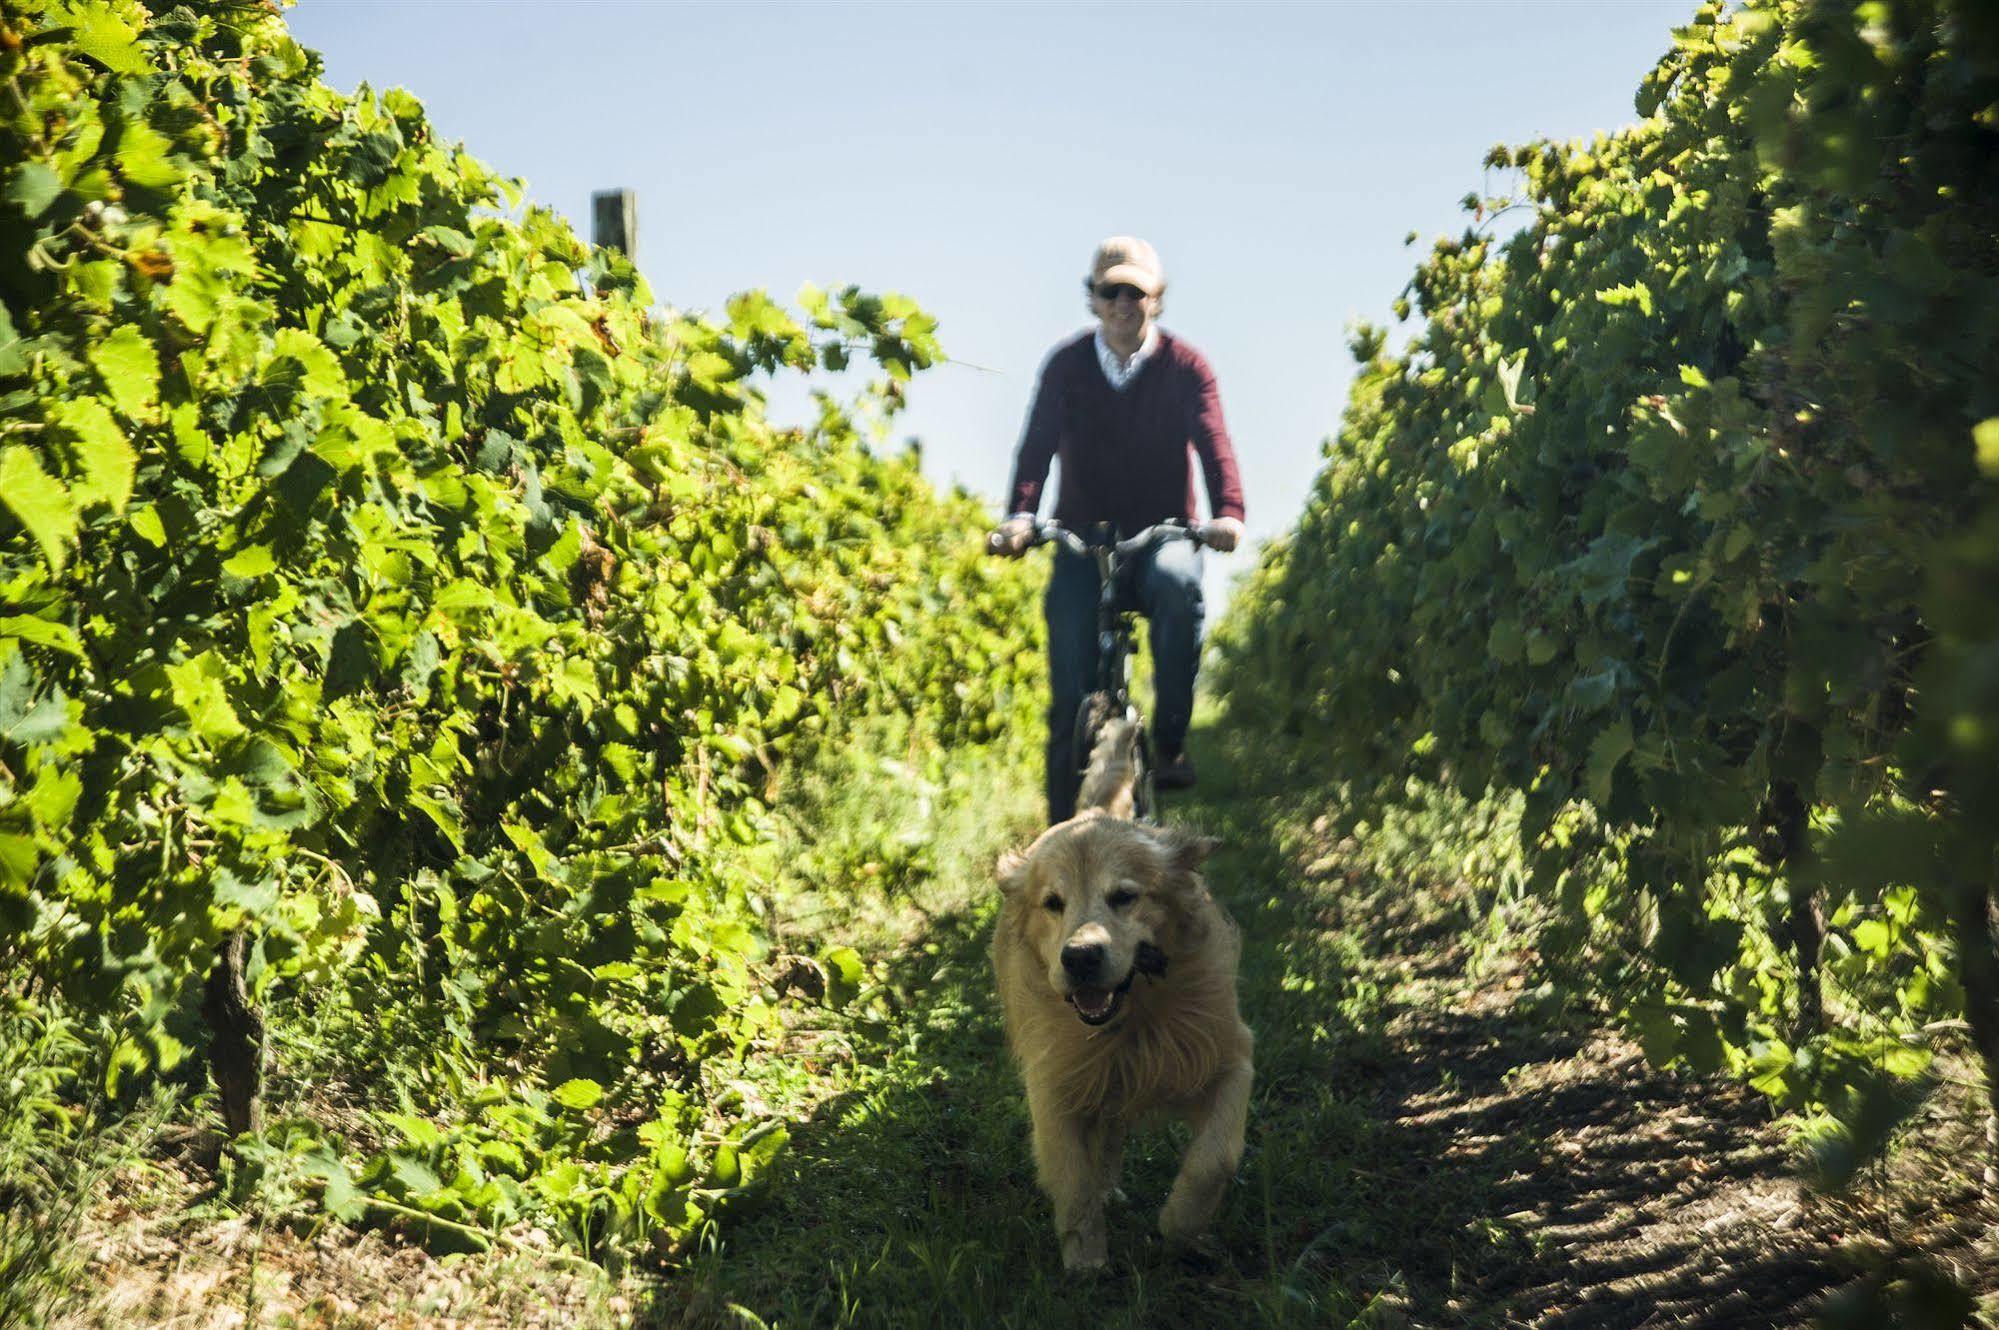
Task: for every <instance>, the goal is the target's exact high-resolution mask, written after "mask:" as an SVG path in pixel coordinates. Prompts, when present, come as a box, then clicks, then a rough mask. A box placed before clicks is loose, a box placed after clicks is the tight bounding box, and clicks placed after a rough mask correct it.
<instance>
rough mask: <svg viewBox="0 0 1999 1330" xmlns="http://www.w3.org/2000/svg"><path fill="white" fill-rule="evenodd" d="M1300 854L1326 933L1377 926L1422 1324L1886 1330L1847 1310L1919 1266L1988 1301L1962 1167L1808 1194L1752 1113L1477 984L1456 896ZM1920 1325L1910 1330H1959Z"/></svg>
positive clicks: (1988, 1257)
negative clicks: (1859, 1328)
mask: <svg viewBox="0 0 1999 1330" xmlns="http://www.w3.org/2000/svg"><path fill="white" fill-rule="evenodd" d="M1313 848H1314V850H1315V851H1317V852H1318V857H1317V858H1316V859H1315V860H1314V863H1313V871H1314V873H1315V875H1318V876H1322V877H1333V878H1336V879H1337V880H1338V881H1339V882H1340V884H1341V885H1340V887H1339V889H1338V890H1336V891H1335V892H1334V894H1333V897H1332V899H1331V900H1330V901H1329V902H1328V904H1327V907H1326V910H1325V912H1324V914H1323V916H1322V917H1323V918H1324V919H1325V920H1326V921H1327V923H1328V925H1329V926H1330V927H1333V928H1335V929H1343V928H1344V929H1351V928H1353V927H1355V926H1356V921H1357V920H1360V919H1368V920H1370V921H1371V926H1370V927H1369V929H1368V932H1369V935H1370V937H1371V939H1372V945H1371V946H1370V948H1369V968H1371V969H1372V970H1373V971H1374V974H1375V976H1376V980H1377V982H1380V983H1382V984H1383V985H1384V987H1386V988H1387V989H1388V990H1389V992H1388V996H1387V998H1386V999H1385V1002H1384V1006H1383V1015H1384V1018H1385V1019H1383V1021H1382V1022H1381V1025H1380V1029H1381V1032H1382V1040H1383V1046H1384V1047H1383V1056H1382V1058H1381V1069H1382V1070H1383V1072H1384V1073H1385V1074H1384V1075H1383V1077H1382V1079H1381V1081H1380V1082H1379V1084H1378V1088H1377V1091H1376V1093H1375V1095H1374V1097H1373V1099H1372V1104H1371V1106H1372V1109H1373V1111H1374V1113H1375V1114H1376V1115H1377V1119H1378V1121H1379V1123H1380V1124H1381V1126H1382V1128H1383V1130H1382V1138H1383V1139H1384V1141H1385V1142H1389V1143H1392V1147H1391V1149H1390V1151H1389V1153H1388V1154H1387V1155H1386V1156H1385V1157H1384V1159H1383V1160H1382V1162H1381V1166H1380V1167H1381V1174H1382V1177H1383V1178H1384V1180H1386V1181H1389V1182H1390V1183H1392V1185H1393V1188H1394V1189H1396V1190H1403V1189H1406V1190H1407V1194H1409V1195H1411V1196H1413V1197H1420V1198H1422V1200H1421V1201H1419V1202H1417V1203H1418V1204H1419V1205H1421V1204H1428V1205H1430V1206H1434V1207H1435V1209H1434V1212H1433V1213H1434V1220H1435V1222H1434V1225H1433V1232H1435V1233H1436V1234H1437V1235H1438V1236H1439V1237H1442V1238H1444V1239H1445V1241H1444V1242H1443V1243H1442V1244H1441V1246H1442V1247H1443V1248H1444V1250H1443V1251H1435V1252H1432V1253H1429V1254H1428V1255H1429V1256H1430V1258H1431V1259H1428V1260H1424V1261H1421V1262H1419V1263H1411V1264H1410V1265H1408V1266H1406V1267H1405V1270H1406V1273H1407V1274H1408V1275H1409V1285H1410V1287H1409V1296H1408V1297H1407V1298H1406V1299H1405V1300H1403V1305H1404V1307H1405V1308H1406V1314H1407V1315H1409V1316H1410V1317H1411V1318H1412V1319H1413V1320H1414V1321H1415V1322H1416V1323H1418V1324H1423V1325H1431V1324H1435V1325H1503V1326H1521V1327H1535V1328H1536V1330H1558V1328H1559V1330H1571V1328H1580V1327H1590V1328H1591V1330H1626V1328H1632V1330H1635V1328H1636V1327H1664V1326H1674V1327H1711V1328H1713V1330H1720V1328H1721V1327H1745V1330H1746V1328H1748V1327H1756V1328H1758V1330H1763V1328H1774V1327H1788V1326H1808V1325H1812V1324H1814V1323H1815V1321H1816V1320H1817V1318H1819V1317H1821V1316H1825V1317H1827V1318H1828V1319H1829V1320H1830V1321H1831V1322H1832V1323H1840V1314H1841V1311H1842V1309H1850V1310H1851V1313H1852V1315H1854V1316H1855V1317H1856V1319H1855V1320H1854V1321H1853V1322H1852V1323H1853V1324H1865V1325H1877V1324H1882V1322H1881V1321H1880V1320H1878V1319H1876V1317H1877V1316H1878V1315H1879V1314H1880V1313H1879V1311H1878V1310H1877V1309H1876V1308H1878V1304H1873V1305H1872V1306H1871V1307H1870V1306H1865V1305H1863V1303H1862V1301H1861V1297H1860V1295H1861V1294H1862V1293H1865V1292H1870V1291H1872V1290H1873V1289H1874V1288H1876V1287H1878V1286H1880V1285H1882V1284H1884V1283H1887V1282H1891V1281H1893V1280H1895V1279H1898V1278H1899V1279H1901V1280H1902V1285H1901V1287H1902V1288H1903V1289H1904V1290H1905V1291H1907V1292H1908V1295H1909V1299H1910V1301H1911V1302H1912V1303H1920V1302H1923V1297H1924V1291H1923V1290H1921V1289H1919V1288H1913V1287H1912V1286H1911V1283H1910V1280H1909V1278H1908V1276H1909V1275H1910V1274H1911V1272H1912V1271H1914V1272H1916V1273H1918V1274H1919V1273H1920V1271H1921V1270H1922V1268H1923V1263H1924V1262H1925V1261H1927V1262H1931V1263H1936V1264H1937V1265H1939V1266H1941V1267H1944V1268H1950V1269H1953V1270H1954V1271H1955V1272H1957V1273H1958V1274H1960V1275H1964V1276H1968V1279H1967V1282H1968V1283H1970V1284H1971V1285H1972V1286H1974V1287H1975V1288H1978V1289H1981V1290H1983V1291H1987V1292H1989V1291H1991V1290H1992V1288H1993V1287H1994V1286H1995V1280H1994V1275H1995V1273H1999V1242H1996V1241H1995V1239H1994V1237H1993V1234H1994V1225H1993V1221H1994V1219H1995V1218H1999V1209H1995V1207H1994V1205H1993V1204H1992V1201H1991V1199H1990V1197H1989V1196H1987V1195H1986V1193H1985V1191H1984V1189H1983V1188H1982V1187H1981V1186H1979V1185H1978V1184H1977V1182H1976V1181H1975V1180H1974V1179H1973V1178H1971V1177H1970V1176H1967V1175H1964V1174H1961V1173H1958V1172H1957V1171H1956V1169H1955V1168H1954V1167H1953V1166H1952V1163H1951V1161H1949V1160H1947V1159H1945V1158H1942V1157H1940V1156H1939V1155H1937V1154H1936V1153H1935V1152H1933V1151H1928V1152H1926V1151H1923V1150H1915V1151H1912V1152H1911V1153H1910V1155H1909V1156H1908V1157H1907V1158H1906V1159H1905V1160H1904V1167H1903V1172H1902V1173H1901V1175H1900V1176H1897V1177H1892V1178H1891V1177H1887V1176H1880V1177H1875V1178H1871V1179H1869V1182H1868V1184H1867V1185H1862V1186H1859V1187H1856V1188H1854V1189H1853V1190H1851V1191H1849V1192H1847V1193H1844V1194H1841V1195H1838V1196H1827V1195H1823V1194H1820V1193H1818V1192H1816V1191H1814V1190H1813V1189H1811V1188H1810V1187H1808V1186H1807V1185H1805V1184H1804V1183H1803V1182H1802V1181H1801V1175H1800V1167H1799V1165H1800V1158H1799V1152H1798V1150H1797V1149H1796V1148H1795V1147H1794V1146H1793V1145H1792V1144H1791V1142H1790V1141H1789V1140H1788V1139H1787V1133H1786V1131H1785V1130H1784V1129H1783V1128H1782V1127H1781V1126H1780V1125H1779V1124H1778V1123H1777V1122H1775V1121H1773V1112H1772V1109H1771V1106H1770V1104H1769V1101H1768V1100H1767V1099H1765V1098H1764V1097H1763V1096H1761V1095H1759V1094H1757V1093H1755V1092H1754V1091H1752V1090H1750V1089H1748V1088H1747V1087H1745V1086H1742V1085H1740V1084H1738V1083H1734V1082H1731V1081H1726V1080H1721V1079H1718V1078H1711V1077H1696V1076H1691V1075H1682V1074H1679V1073H1674V1072H1661V1071H1657V1070H1654V1069H1653V1068H1651V1067H1650V1066H1648V1065H1647V1064H1646V1062H1645V1060H1644V1057H1643V1055H1642V1054H1641V1052H1640V1051H1639V1049H1638V1048H1637V1046H1636V1045H1635V1044H1633V1043H1631V1042H1630V1041H1629V1040H1626V1039H1624V1038H1622V1037H1620V1036H1619V1035H1617V1034H1615V1033H1612V1032H1609V1031H1606V1030H1604V1029H1602V1028H1597V1027H1595V1025H1594V1023H1593V1022H1590V1021H1587V1020H1568V1021H1564V1020H1561V1019H1559V1018H1551V1017H1550V1016H1549V1015H1548V1014H1547V1013H1545V1012H1544V1011H1543V1010H1542V1005H1543V1004H1542V1003H1541V1002H1539V1001H1537V999H1538V998H1540V997H1541V996H1542V995H1541V994H1535V993H1530V992H1529V991H1528V989H1527V983H1528V980H1527V978H1526V975H1527V970H1528V967H1527V961H1528V959H1529V958H1528V957H1527V956H1525V955H1523V954H1519V953H1514V954H1511V955H1500V956H1498V957H1490V958H1486V960H1485V965H1484V972H1483V973H1480V974H1477V975H1475V976H1474V975H1472V974H1469V973H1468V969H1470V968H1471V967H1470V966H1469V964H1468V962H1469V959H1470V958H1469V957H1468V955H1467V951H1466V948H1465V947H1464V946H1463V945H1462V944H1461V942H1460V941H1459V939H1458V937H1457V936H1456V929H1455V927H1454V925H1453V922H1452V918H1451V913H1452V912H1451V910H1450V893H1449V892H1448V891H1445V892H1441V893H1432V894H1429V895H1427V896H1423V897H1409V896H1403V897H1401V898H1400V899H1397V898H1396V896H1395V893H1393V892H1392V891H1391V889H1389V888H1387V887H1385V886H1384V885H1383V884H1381V883H1379V882H1374V881H1371V880H1370V879H1369V875H1368V872H1367V869H1366V868H1365V866H1364V864H1361V863H1359V862H1358V861H1357V860H1353V859H1349V858H1348V857H1347V856H1343V855H1342V854H1340V853H1339V852H1338V850H1334V851H1332V852H1331V853H1325V852H1324V851H1325V850H1326V849H1327V847H1325V846H1323V845H1321V846H1315V847H1313ZM1349 848H1351V846H1350V843H1349ZM1954 1111H1955V1112H1957V1113H1958V1114H1960V1115H1963V1116H1964V1117H1966V1118H1967V1119H1968V1120H1967V1121H1964V1122H1959V1123H1951V1122H1946V1121H1939V1120H1937V1119H1940V1118H1944V1117H1948V1116H1950V1114H1951V1113H1952V1112H1953V1110H1951V1109H1947V1108H1940V1109H1939V1110H1938V1112H1937V1113H1936V1114H1933V1115H1932V1118H1933V1120H1932V1122H1931V1124H1930V1125H1931V1127H1932V1128H1933V1129H1935V1130H1936V1134H1937V1135H1939V1136H1941V1137H1943V1138H1949V1137H1951V1136H1953V1135H1956V1136H1957V1137H1959V1138H1964V1137H1968V1136H1970V1135H1971V1130H1970V1128H1971V1120H1975V1117H1976V1114H1975V1111H1972V1106H1971V1105H1968V1104H1964V1103H1960V1104H1959V1105H1958V1106H1957V1108H1956V1110H1954ZM1468 1233H1477V1234H1479V1235H1481V1236H1482V1237H1484V1238H1485V1239H1488V1240H1489V1242H1488V1243H1486V1244H1485V1245H1484V1247H1483V1249H1482V1250H1481V1249H1480V1248H1481V1244H1480V1243H1478V1242H1472V1243H1467V1242H1466V1241H1465V1240H1464V1238H1465V1235H1466V1234H1468ZM1454 1234H1455V1237H1453V1235H1454ZM1911 1249H1920V1252H1921V1253H1922V1255H1921V1257H1919V1258H1917V1259H1915V1260H1913V1261H1912V1260H1910V1259H1909V1258H1908V1256H1907V1253H1908V1252H1909V1251H1910V1250H1911ZM1445 1251H1448V1254H1449V1258H1450V1259H1449V1261H1448V1263H1446V1262H1444V1261H1443V1260H1441V1259H1438V1258H1440V1257H1442V1256H1443V1255H1444V1254H1445ZM1898 1254H1901V1255H1902V1258H1903V1259H1902V1260H1901V1262H1900V1263H1899V1264H1896V1265H1893V1266H1891V1265H1890V1264H1889V1262H1890V1261H1891V1260H1892V1259H1893V1258H1895V1257H1896V1256H1897V1255H1898ZM1841 1290H1845V1291H1844V1292H1842V1291H1841ZM1933 1310H1934V1311H1935V1312H1936V1313H1938V1315H1937V1316H1936V1318H1935V1319H1929V1318H1928V1317H1927V1316H1926V1315H1924V1314H1923V1308H1921V1307H1914V1308H1913V1309H1912V1311H1913V1314H1912V1315H1911V1317H1910V1322H1911V1323H1915V1324H1925V1325H1930V1324H1934V1325H1943V1324H1957V1321H1955V1320H1954V1319H1951V1318H1950V1316H1949V1315H1948V1312H1949V1308H1948V1307H1947V1306H1945V1305H1942V1304H1941V1303H1939V1304H1937V1305H1936V1306H1935V1307H1934V1309H1933Z"/></svg>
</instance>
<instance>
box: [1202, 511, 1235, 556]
mask: <svg viewBox="0 0 1999 1330" xmlns="http://www.w3.org/2000/svg"><path fill="white" fill-rule="evenodd" d="M1201 541H1202V543H1203V544H1205V545H1207V547H1208V548H1209V549H1212V550H1215V551H1217V552H1219V553H1222V554H1227V553H1228V552H1229V551H1230V550H1232V549H1234V548H1235V547H1236V546H1237V545H1239V544H1241V543H1242V522H1241V521H1240V520H1239V519H1237V518H1234V517H1217V518H1216V519H1215V520H1214V521H1212V522H1209V523H1208V524H1207V525H1206V526H1204V527H1202V528H1201Z"/></svg>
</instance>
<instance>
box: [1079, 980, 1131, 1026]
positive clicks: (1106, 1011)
mask: <svg viewBox="0 0 1999 1330" xmlns="http://www.w3.org/2000/svg"><path fill="white" fill-rule="evenodd" d="M1137 973H1138V972H1137V971H1136V970H1134V971H1132V973H1131V974H1128V975H1126V976H1125V977H1124V982H1123V983H1121V984H1119V985H1118V986H1117V987H1116V988H1078V989H1076V990H1074V991H1073V992H1071V993H1070V994H1069V1005H1070V1006H1072V1007H1074V1008H1075V1009H1076V1014H1077V1015H1078V1016H1081V1017H1082V1018H1083V1024H1085V1025H1102V1024H1103V1023H1104V1022H1105V1021H1107V1020H1109V1019H1110V1018H1111V1017H1113V1016H1115V1015H1117V1009H1118V1008H1119V1007H1120V1006H1122V1005H1123V1004H1124V995H1125V994H1126V993H1128V992H1130V991H1131V981H1132V979H1133V977H1134V976H1135V975H1136V974H1137Z"/></svg>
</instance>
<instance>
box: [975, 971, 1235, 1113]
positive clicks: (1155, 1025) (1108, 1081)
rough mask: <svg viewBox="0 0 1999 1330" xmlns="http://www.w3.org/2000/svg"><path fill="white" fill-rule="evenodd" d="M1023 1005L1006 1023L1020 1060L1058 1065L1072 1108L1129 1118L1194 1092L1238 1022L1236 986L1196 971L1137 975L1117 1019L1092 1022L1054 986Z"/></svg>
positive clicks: (1226, 1053)
mask: <svg viewBox="0 0 1999 1330" xmlns="http://www.w3.org/2000/svg"><path fill="white" fill-rule="evenodd" d="M1022 1005H1024V1006H1026V1007H1027V1008H1029V1009H1028V1010H1024V1011H1019V1012H1015V1013H1012V1014H1013V1016H1014V1017H1015V1019H1014V1020H1013V1021H1012V1022H1011V1023H1010V1024H1011V1032H1012V1036H1013V1037H1012V1044H1013V1050H1014V1054H1015V1056H1016V1057H1018V1058H1019V1059H1020V1060H1021V1062H1022V1064H1023V1066H1026V1065H1028V1064H1041V1065H1042V1066H1059V1067H1060V1068H1061V1075H1060V1077H1059V1078H1057V1079H1055V1080H1054V1084H1055V1085H1057V1086H1059V1087H1060V1089H1059V1093H1060V1097H1061V1101H1062V1105H1063V1107H1064V1108H1065V1109H1067V1110H1068V1111H1069V1112H1072V1113H1078V1114H1091V1115H1096V1114H1106V1115H1109V1116H1112V1117H1117V1118H1123V1119H1126V1120H1131V1119H1135V1118H1137V1117H1140V1116H1143V1115H1144V1114H1146V1113H1148V1112H1151V1111H1153V1110H1155V1109H1161V1108H1169V1107H1172V1106H1173V1105H1174V1104H1176V1103H1178V1102H1179V1101H1181V1100H1184V1099H1186V1098H1188V1097H1190V1096H1192V1095H1195V1094H1198V1093H1199V1092H1200V1091H1201V1090H1202V1089H1203V1088H1204V1087H1206V1086H1207V1085H1208V1084H1209V1083H1210V1082H1212V1081H1213V1080H1214V1078H1215V1074H1216V1073H1217V1072H1218V1071H1219V1070H1220V1069H1221V1068H1222V1066H1223V1065H1224V1064H1225V1063H1226V1062H1227V1061H1229V1060H1230V1057H1231V1054H1232V1053H1234V1052H1235V1050H1233V1049H1231V1048H1229V1047H1227V1046H1226V1044H1225V1039H1226V1036H1227V1035H1229V1034H1232V1033H1233V1032H1234V1030H1235V1029H1236V1028H1238V1027H1239V1025H1240V1022H1239V1020H1238V1019H1237V1017H1236V1014H1235V992H1234V988H1233V986H1232V985H1230V984H1228V983H1227V981H1226V979H1225V978H1224V977H1223V976H1219V975H1202V974H1198V973H1182V974H1170V975H1168V976H1167V977H1166V978H1165V979H1161V980H1152V979H1149V978H1141V979H1140V980H1139V981H1138V985H1137V987H1136V988H1135V989H1134V990H1133V992H1132V995H1131V1000H1130V1002H1129V1003H1128V1004H1127V1006H1126V1009H1125V1011H1124V1012H1123V1014H1122V1015H1121V1016H1120V1017H1119V1018H1118V1020H1117V1022H1116V1023H1115V1024H1114V1025H1109V1026H1104V1027H1102V1028H1097V1029H1093V1028H1091V1027H1089V1026H1087V1025H1084V1024H1083V1023H1082V1022H1081V1021H1079V1020H1077V1019H1076V1013H1075V1012H1074V1011H1072V1010H1070V1008H1069V1006H1068V1005H1067V1004H1066V1003H1065V1002H1063V1001H1062V1000H1061V999H1060V998H1058V997H1056V996H1054V995H1053V994H1052V993H1050V994H1045V995H1037V996H1036V998H1035V999H1034V1000H1032V1001H1030V1002H1028V1003H1024V1004H1022ZM1217 1008H1220V1009H1221V1012H1218V1011H1217ZM1222 1012H1225V1013H1226V1015H1225V1017H1224V1019H1222V1020H1217V1019H1216V1017H1217V1015H1218V1014H1222Z"/></svg>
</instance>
